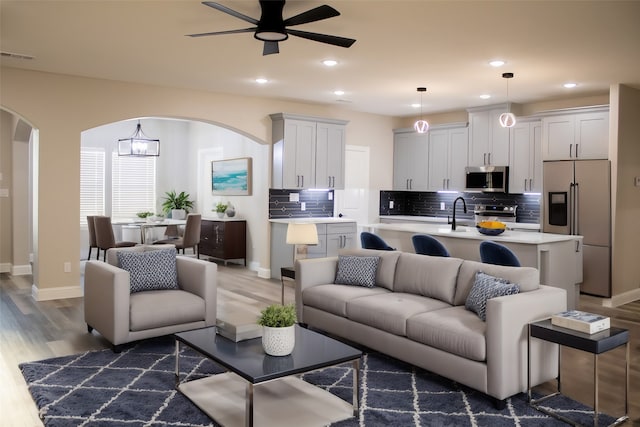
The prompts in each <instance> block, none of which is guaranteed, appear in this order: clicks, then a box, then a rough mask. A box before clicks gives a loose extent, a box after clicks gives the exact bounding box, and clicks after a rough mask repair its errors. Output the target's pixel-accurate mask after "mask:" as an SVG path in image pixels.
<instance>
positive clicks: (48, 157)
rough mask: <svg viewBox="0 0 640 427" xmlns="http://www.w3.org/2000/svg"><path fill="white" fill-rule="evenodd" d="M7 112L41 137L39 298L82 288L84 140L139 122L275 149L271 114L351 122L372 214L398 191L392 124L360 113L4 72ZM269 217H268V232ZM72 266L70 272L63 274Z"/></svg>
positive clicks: (264, 248)
mask: <svg viewBox="0 0 640 427" xmlns="http://www.w3.org/2000/svg"><path fill="white" fill-rule="evenodd" d="M0 91H1V92H2V99H1V102H2V107H3V108H5V109H8V110H10V111H13V112H15V113H17V114H19V115H21V116H22V117H23V118H24V119H25V120H26V121H27V122H29V123H30V124H31V125H33V127H34V128H36V129H38V130H39V144H38V146H39V149H38V153H37V156H38V157H39V166H38V171H37V176H38V182H37V183H35V184H36V186H37V187H38V200H37V204H36V206H35V207H34V209H35V212H34V217H35V218H36V221H37V224H36V226H35V227H34V228H36V229H37V230H39V232H38V234H37V235H36V236H35V245H34V246H35V247H36V248H37V270H38V271H35V272H34V277H36V279H35V280H36V283H35V285H36V287H37V289H36V292H37V294H38V295H36V297H37V298H44V299H47V298H49V297H57V295H68V294H70V293H77V295H79V292H78V291H79V289H80V287H79V283H80V271H79V267H80V262H79V259H78V254H79V253H80V248H79V241H80V230H79V226H78V212H79V209H80V201H79V191H80V180H79V176H80V166H79V163H80V133H81V132H82V131H83V130H86V129H90V128H93V127H96V126H99V125H103V124H106V123H111V122H114V121H119V120H123V119H128V118H134V117H144V116H149V117H154V116H155V117H174V118H187V119H195V120H202V121H205V122H212V123H216V124H220V125H223V126H225V127H229V128H232V129H235V130H237V131H239V132H241V133H244V134H246V135H249V136H251V137H252V138H254V139H256V140H259V141H264V142H265V143H268V144H270V143H271V120H270V119H269V114H271V113H277V112H289V113H296V114H305V115H312V116H319V117H328V118H338V119H344V120H349V124H348V125H347V136H346V138H347V143H348V144H351V145H366V146H369V147H371V148H370V149H371V168H370V170H371V176H370V186H371V188H372V189H374V190H375V191H374V192H372V196H373V197H372V200H371V208H372V209H374V212H376V213H377V206H378V197H379V196H378V194H379V193H378V190H379V189H381V188H391V181H392V169H391V163H390V159H391V158H392V155H393V144H392V141H393V139H392V131H391V130H392V129H393V127H394V121H393V119H392V118H390V117H385V116H377V115H371V114H363V113H356V112H352V111H349V110H346V109H344V108H341V107H338V106H333V105H313V104H303V103H294V102H285V101H279V100H273V99H264V98H247V97H238V96H230V95H223V94H214V93H207V92H198V91H190V90H182V89H173V88H164V87H157V86H148V85H139V84H129V83H123V82H114V81H107V80H98V79H87V78H80V77H73V76H66V75H58V74H50V73H40V72H32V71H24V70H18V69H12V68H3V69H2V79H1V81H0ZM266 226H267V218H266V217H265V227H266ZM260 246H261V248H259V251H260V253H262V254H263V255H262V256H261V259H260V264H261V265H262V267H264V268H268V267H269V256H268V253H269V251H268V247H269V243H268V241H264V242H261V245H260ZM65 262H71V264H72V271H71V273H64V271H63V266H64V263H65Z"/></svg>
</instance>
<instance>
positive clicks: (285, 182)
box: [271, 113, 347, 189]
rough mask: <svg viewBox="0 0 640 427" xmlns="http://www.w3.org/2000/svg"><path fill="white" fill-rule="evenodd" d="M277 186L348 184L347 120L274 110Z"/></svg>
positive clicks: (274, 176)
mask: <svg viewBox="0 0 640 427" xmlns="http://www.w3.org/2000/svg"><path fill="white" fill-rule="evenodd" d="M271 120H272V138H273V187H274V188H291V189H296V188H300V189H303V188H336V189H343V188H344V149H345V126H346V124H347V122H346V121H344V120H331V119H322V118H316V117H305V116H296V115H292V114H283V113H278V114H272V115H271Z"/></svg>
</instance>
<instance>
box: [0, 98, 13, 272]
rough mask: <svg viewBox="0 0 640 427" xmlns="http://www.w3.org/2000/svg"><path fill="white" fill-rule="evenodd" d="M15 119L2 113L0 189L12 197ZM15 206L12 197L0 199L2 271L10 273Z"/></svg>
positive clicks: (0, 121)
mask: <svg viewBox="0 0 640 427" xmlns="http://www.w3.org/2000/svg"><path fill="white" fill-rule="evenodd" d="M12 120H13V117H12V115H11V114H9V113H7V112H5V111H0V173H1V174H2V180H0V189H3V190H8V191H9V196H11V195H12V194H11V193H12V191H11V177H12V175H13V174H12V167H11V163H12V162H11V159H12V146H13V121H12ZM12 210H13V205H12V203H11V197H0V271H1V272H9V271H10V269H11V262H12V261H11V258H12V248H11V242H12V239H11V233H12V231H11V221H12Z"/></svg>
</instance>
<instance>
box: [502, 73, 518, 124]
mask: <svg viewBox="0 0 640 427" xmlns="http://www.w3.org/2000/svg"><path fill="white" fill-rule="evenodd" d="M502 78H503V79H507V105H508V107H507V108H508V109H509V111H507V112H506V113H502V114H500V126H502V127H503V128H511V127H514V126H515V125H516V116H515V115H514V114H513V113H512V112H511V104H509V79H512V78H513V73H502Z"/></svg>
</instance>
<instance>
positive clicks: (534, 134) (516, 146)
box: [509, 119, 542, 193]
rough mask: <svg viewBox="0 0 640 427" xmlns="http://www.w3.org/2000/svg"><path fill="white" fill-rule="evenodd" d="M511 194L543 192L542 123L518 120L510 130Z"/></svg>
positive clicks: (538, 120)
mask: <svg viewBox="0 0 640 427" xmlns="http://www.w3.org/2000/svg"><path fill="white" fill-rule="evenodd" d="M510 133H511V135H510V138H509V139H510V147H509V152H510V155H511V160H510V162H509V193H540V192H541V191H542V147H541V140H542V123H541V121H540V119H537V120H518V122H517V123H516V125H515V126H514V127H512V128H511V130H510Z"/></svg>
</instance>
